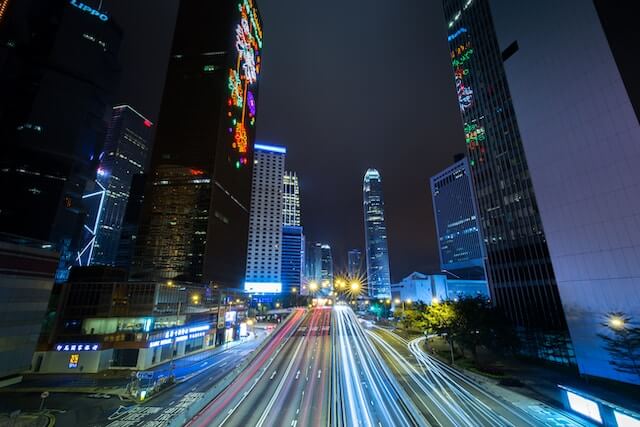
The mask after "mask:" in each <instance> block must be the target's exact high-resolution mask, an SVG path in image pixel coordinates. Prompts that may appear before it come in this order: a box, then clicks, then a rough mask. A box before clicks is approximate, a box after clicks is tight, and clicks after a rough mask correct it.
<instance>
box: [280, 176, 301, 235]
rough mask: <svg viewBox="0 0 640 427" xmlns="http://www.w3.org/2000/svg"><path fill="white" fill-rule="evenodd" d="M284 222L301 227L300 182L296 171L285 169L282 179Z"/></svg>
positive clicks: (284, 223)
mask: <svg viewBox="0 0 640 427" xmlns="http://www.w3.org/2000/svg"><path fill="white" fill-rule="evenodd" d="M282 184H283V187H282V224H283V225H291V226H295V227H299V226H300V225H302V224H301V219H300V184H299V182H298V175H296V173H295V172H290V171H285V173H284V177H283V179H282Z"/></svg>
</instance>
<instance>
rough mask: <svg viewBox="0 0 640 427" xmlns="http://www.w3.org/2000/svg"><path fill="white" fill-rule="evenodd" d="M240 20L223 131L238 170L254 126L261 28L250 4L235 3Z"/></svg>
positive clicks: (244, 0) (245, 157) (249, 1)
mask: <svg viewBox="0 0 640 427" xmlns="http://www.w3.org/2000/svg"><path fill="white" fill-rule="evenodd" d="M238 12H239V14H240V20H239V22H238V24H237V25H236V28H235V60H234V61H233V64H234V66H233V67H232V68H229V75H228V89H229V98H228V99H227V120H228V123H227V126H226V127H227V131H228V133H229V135H230V136H231V146H232V147H233V151H234V153H236V155H237V158H236V159H235V167H236V168H237V169H240V168H241V167H243V166H245V165H246V164H247V163H248V162H249V160H248V150H249V136H248V131H250V130H251V129H252V128H254V127H255V122H256V101H255V95H256V89H257V83H258V75H259V74H260V68H261V57H260V52H261V49H262V26H261V24H260V18H259V16H258V10H257V9H256V7H255V5H254V3H253V0H242V1H240V2H239V3H238Z"/></svg>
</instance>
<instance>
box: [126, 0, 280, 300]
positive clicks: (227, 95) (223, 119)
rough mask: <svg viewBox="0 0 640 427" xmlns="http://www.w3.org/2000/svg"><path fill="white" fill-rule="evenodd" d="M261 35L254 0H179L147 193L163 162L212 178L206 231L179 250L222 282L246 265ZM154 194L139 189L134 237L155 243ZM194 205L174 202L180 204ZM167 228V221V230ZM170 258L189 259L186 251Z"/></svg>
mask: <svg viewBox="0 0 640 427" xmlns="http://www.w3.org/2000/svg"><path fill="white" fill-rule="evenodd" d="M262 36H263V33H262V22H261V19H260V14H259V12H258V9H257V7H256V5H255V4H254V2H253V1H252V0H244V1H242V2H240V3H237V2H218V1H214V2H212V1H208V0H189V1H182V2H180V6H179V9H178V17H177V22H176V27H175V33H174V37H173V44H172V47H171V54H170V57H169V67H168V70H167V78H166V82H165V88H164V92H163V97H162V105H161V109H160V116H159V119H158V126H157V134H156V139H155V142H154V148H153V155H152V159H151V168H150V170H151V175H152V177H153V178H152V179H150V180H149V182H148V184H147V194H151V193H153V192H154V189H153V185H154V182H158V181H157V178H160V175H163V174H164V172H161V173H158V171H159V170H161V169H162V168H175V170H176V171H177V170H181V171H183V172H186V171H187V170H190V169H191V170H194V171H199V172H198V173H200V172H201V173H202V174H201V175H198V176H200V178H197V177H196V176H194V177H193V178H192V179H205V178H203V177H206V179H209V180H210V185H209V192H208V194H206V195H204V197H205V198H204V199H202V200H200V199H198V205H201V204H202V205H206V206H207V209H206V218H204V221H205V222H206V228H205V232H204V233H205V234H204V235H198V236H188V238H195V239H196V240H200V239H202V242H203V243H204V244H203V246H202V247H201V249H199V250H201V251H202V252H201V253H198V254H195V253H191V252H185V254H184V256H187V257H189V258H191V259H196V258H198V259H202V265H201V267H198V268H200V271H199V272H196V274H194V275H192V277H194V278H198V280H201V281H203V282H215V283H216V284H218V285H219V286H222V287H236V288H237V287H240V286H242V283H243V281H244V275H245V271H246V256H247V230H248V228H249V205H250V203H251V178H252V170H253V142H254V137H255V121H256V114H257V111H256V107H257V106H256V102H257V99H258V77H259V75H260V70H261V49H262ZM181 168H182V169H181ZM182 175H183V176H184V179H189V177H188V173H183V174H182ZM279 181H280V185H281V182H282V177H281V176H280V178H279ZM152 199H153V197H148V196H147V197H145V203H144V207H143V213H142V220H141V223H142V225H143V226H142V227H141V229H140V233H139V237H138V241H139V242H148V244H158V243H160V242H163V241H165V240H166V239H149V238H148V237H147V236H146V234H147V233H148V231H149V230H148V227H147V224H148V223H149V218H150V217H151V214H152V212H153V210H154V206H153V202H152ZM190 200H192V199H190V198H188V197H187V198H185V199H184V201H185V202H187V201H190ZM192 208H193V207H192V206H176V209H178V211H179V212H186V211H188V210H190V209H192ZM197 209H198V210H199V209H200V208H197ZM203 213H204V212H203ZM170 230H171V228H170V224H168V226H167V227H166V232H167V233H168V235H170V234H171V233H172V232H171V231H170ZM138 250H139V251H140V252H145V251H149V250H150V251H152V252H154V251H155V252H161V251H163V248H155V249H149V248H142V247H140V248H139V249H136V251H138ZM176 262H178V264H179V265H186V264H191V265H195V264H192V263H191V261H188V260H187V259H185V258H183V259H182V260H180V261H178V260H176ZM147 273H151V274H152V275H153V271H147Z"/></svg>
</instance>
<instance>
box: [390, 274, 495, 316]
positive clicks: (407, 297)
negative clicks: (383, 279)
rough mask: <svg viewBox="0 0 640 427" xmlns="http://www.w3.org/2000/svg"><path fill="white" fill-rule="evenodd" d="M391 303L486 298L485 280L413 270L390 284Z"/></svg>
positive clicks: (429, 302)
mask: <svg viewBox="0 0 640 427" xmlns="http://www.w3.org/2000/svg"><path fill="white" fill-rule="evenodd" d="M391 294H392V300H393V301H392V303H393V306H394V307H395V308H398V306H399V305H400V304H402V303H404V304H405V307H406V304H407V303H409V304H412V303H415V302H422V303H424V304H432V303H438V302H440V301H446V300H456V299H459V298H476V297H482V298H488V297H489V289H488V287H487V281H486V280H460V279H451V278H450V277H448V276H447V275H446V274H423V273H418V272H413V273H411V274H410V275H408V276H407V277H405V278H404V279H402V280H401V281H400V282H398V283H394V284H392V285H391Z"/></svg>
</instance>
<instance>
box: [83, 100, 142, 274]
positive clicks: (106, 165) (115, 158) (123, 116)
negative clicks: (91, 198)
mask: <svg viewBox="0 0 640 427" xmlns="http://www.w3.org/2000/svg"><path fill="white" fill-rule="evenodd" d="M151 126H152V123H151V121H149V120H148V119H147V118H146V117H144V116H143V115H141V114H140V113H138V112H137V111H136V110H134V109H133V108H131V107H130V106H129V105H119V106H117V107H114V108H113V112H112V116H111V122H110V123H109V127H108V129H107V138H106V140H105V145H104V151H103V152H102V154H101V155H100V166H99V167H98V177H97V181H98V182H99V183H100V184H101V185H102V187H103V188H104V189H105V190H106V195H105V198H104V203H103V205H102V210H101V212H100V213H99V214H100V216H99V222H98V227H97V233H96V234H95V244H94V246H93V250H92V256H91V258H90V260H89V264H102V265H114V264H115V261H116V257H117V254H118V246H119V243H120V233H121V230H122V221H123V219H124V214H125V211H126V209H127V204H128V201H129V192H130V190H131V181H132V180H133V177H134V176H135V175H138V174H141V173H144V168H145V165H146V163H147V157H148V154H149V151H150V147H149V141H150V137H151Z"/></svg>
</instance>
